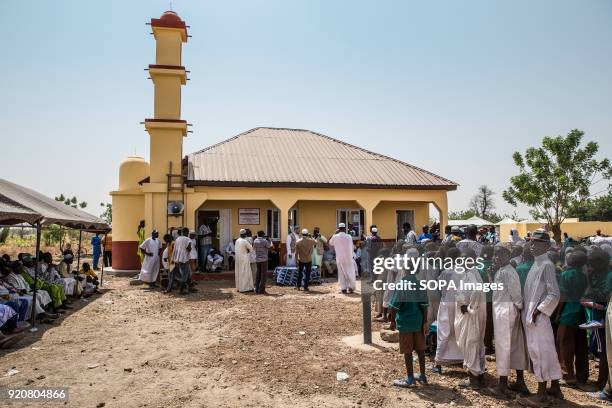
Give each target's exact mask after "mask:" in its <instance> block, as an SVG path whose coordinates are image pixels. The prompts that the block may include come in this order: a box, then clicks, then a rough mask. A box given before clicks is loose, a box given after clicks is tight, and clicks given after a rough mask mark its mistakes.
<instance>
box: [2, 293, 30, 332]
mask: <svg viewBox="0 0 612 408" xmlns="http://www.w3.org/2000/svg"><path fill="white" fill-rule="evenodd" d="M14 295H15V293H14V292H13V293H11V291H10V290H9V289H8V288H6V287H5V286H4V285H3V284H2V283H0V304H2V305H7V306H10V307H11V308H12V309H13V310H14V311H15V312H16V313H17V317H16V323H17V324H18V325H19V323H20V322H25V321H26V316H27V314H28V302H27V300H25V299H19V298H18V297H15V296H14ZM20 327H23V326H20Z"/></svg>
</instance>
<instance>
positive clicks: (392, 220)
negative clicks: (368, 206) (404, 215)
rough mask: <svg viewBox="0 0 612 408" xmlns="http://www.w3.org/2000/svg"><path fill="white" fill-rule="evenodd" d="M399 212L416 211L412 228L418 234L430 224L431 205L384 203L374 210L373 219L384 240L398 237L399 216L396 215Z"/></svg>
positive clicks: (406, 202)
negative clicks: (424, 226) (423, 227)
mask: <svg viewBox="0 0 612 408" xmlns="http://www.w3.org/2000/svg"><path fill="white" fill-rule="evenodd" d="M397 210H412V211H414V222H415V225H413V226H412V228H413V229H414V230H415V232H416V233H417V234H419V233H420V232H421V227H422V226H423V225H425V224H427V223H428V222H429V203H422V202H409V201H400V202H395V201H383V202H381V203H380V204H378V206H377V207H376V209H374V217H373V218H374V222H373V224H376V226H377V228H378V231H379V234H380V236H381V237H382V238H383V239H395V238H396V237H397V215H396V213H395V212H396V211H397ZM368 227H369V224H368Z"/></svg>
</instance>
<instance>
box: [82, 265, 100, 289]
mask: <svg viewBox="0 0 612 408" xmlns="http://www.w3.org/2000/svg"><path fill="white" fill-rule="evenodd" d="M80 274H81V275H84V276H85V293H98V286H99V285H100V282H99V281H98V275H97V274H96V272H94V270H93V269H91V266H90V265H89V263H87V262H83V267H82V268H81V273H80Z"/></svg>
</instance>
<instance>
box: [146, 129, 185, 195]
mask: <svg viewBox="0 0 612 408" xmlns="http://www.w3.org/2000/svg"><path fill="white" fill-rule="evenodd" d="M149 133H150V135H151V153H150V154H151V182H152V183H167V180H168V179H167V176H166V175H167V174H168V171H169V163H170V161H172V172H173V173H174V174H180V172H181V159H182V157H183V134H182V132H181V131H180V130H178V129H151V130H149Z"/></svg>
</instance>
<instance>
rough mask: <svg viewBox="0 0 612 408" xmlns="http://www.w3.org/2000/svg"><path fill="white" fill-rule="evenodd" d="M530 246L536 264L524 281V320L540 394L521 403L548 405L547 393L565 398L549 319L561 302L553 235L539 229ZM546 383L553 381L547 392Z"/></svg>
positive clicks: (528, 348) (530, 356)
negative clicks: (551, 251) (550, 254)
mask: <svg viewBox="0 0 612 408" xmlns="http://www.w3.org/2000/svg"><path fill="white" fill-rule="evenodd" d="M530 245H531V251H532V253H533V255H534V257H535V261H534V263H533V266H532V267H531V269H530V270H529V274H528V275H527V280H526V281H525V289H524V295H523V304H524V307H523V314H522V319H523V327H524V328H525V336H526V339H527V350H528V351H529V358H530V359H531V364H532V371H533V375H534V376H535V378H536V380H537V381H538V393H537V394H536V395H535V396H533V397H530V398H524V399H522V400H521V403H522V404H527V405H530V406H541V405H542V404H545V403H546V402H547V396H546V394H547V393H548V394H550V395H553V396H556V397H558V398H562V397H563V394H562V392H561V388H560V387H559V380H560V379H561V376H562V374H561V366H560V364H559V357H558V356H557V350H556V348H555V337H554V333H553V329H552V325H551V324H550V316H551V315H552V313H553V312H554V310H555V308H556V307H557V304H558V303H559V298H560V292H559V285H558V283H557V276H556V270H555V265H554V264H553V263H552V261H551V260H550V258H549V257H548V249H549V248H550V236H549V235H548V233H547V232H546V231H544V230H542V229H538V230H536V231H535V232H534V233H533V237H532V240H531V243H530ZM547 381H550V382H551V385H550V390H548V391H547V390H546V382H547Z"/></svg>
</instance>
